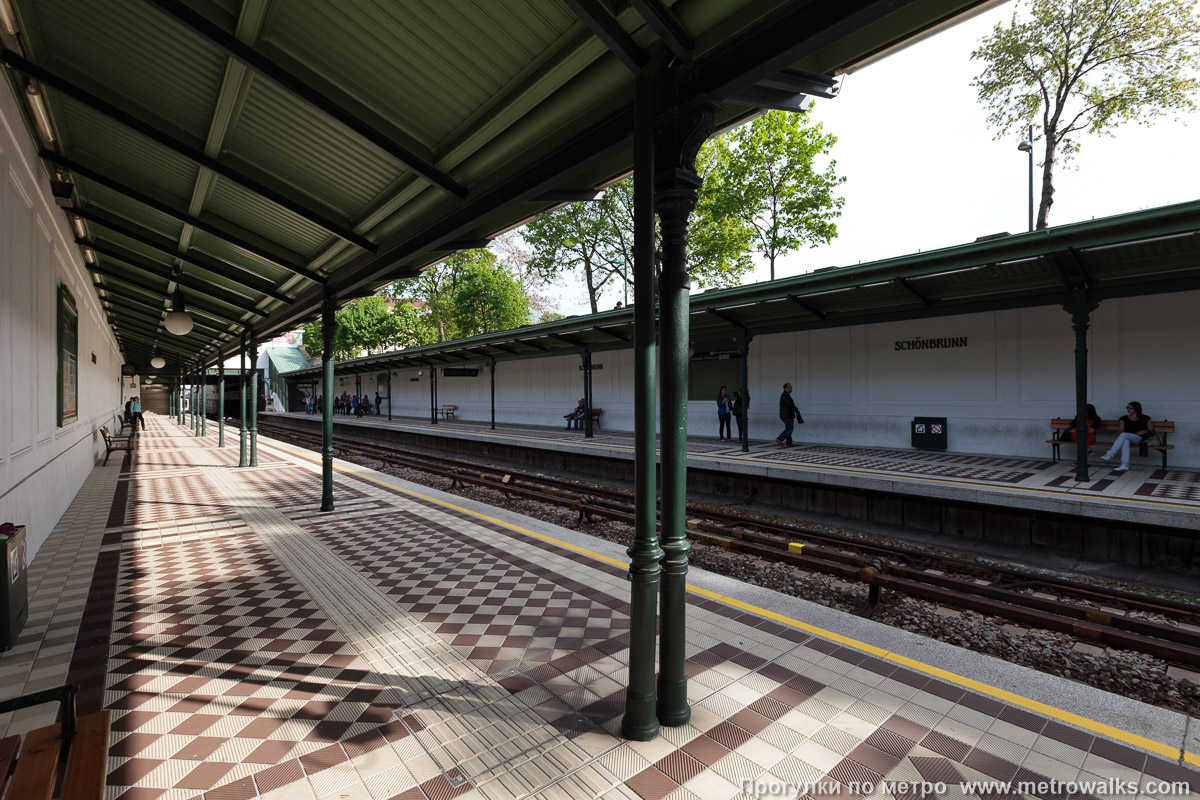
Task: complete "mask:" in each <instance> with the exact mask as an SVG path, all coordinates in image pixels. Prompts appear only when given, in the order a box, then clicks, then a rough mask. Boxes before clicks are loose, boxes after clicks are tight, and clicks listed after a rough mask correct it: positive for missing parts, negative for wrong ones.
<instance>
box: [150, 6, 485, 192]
mask: <svg viewBox="0 0 1200 800" xmlns="http://www.w3.org/2000/svg"><path fill="white" fill-rule="evenodd" d="M149 2H150V4H151V5H153V6H155V7H157V8H158V9H159V10H160V11H162V12H163V13H164V14H166V15H168V16H170V17H172V18H174V19H175V20H176V21H177V22H179V23H180V24H182V25H184V26H185V27H187V28H189V29H190V30H191V31H192V32H193V33H195V34H196V35H198V36H200V37H201V38H202V39H204V40H206V41H207V42H208V43H209V44H211V45H213V46H214V47H217V48H218V49H220V50H221V51H223V52H224V53H225V54H226V55H227V56H229V57H230V58H232V59H234V60H235V61H237V62H239V63H241V64H244V65H245V66H246V67H248V68H249V69H251V70H253V71H254V72H255V73H256V74H258V75H261V76H262V77H264V78H266V79H267V80H269V81H270V82H271V83H273V84H275V85H276V86H278V87H279V88H281V89H283V90H284V91H285V92H287V93H289V94H291V95H292V96H293V97H295V98H296V99H297V100H299V101H300V102H302V103H304V104H306V105H308V106H311V107H313V108H316V109H318V110H319V111H321V112H322V113H323V114H325V115H326V116H328V117H329V118H330V119H332V120H333V121H334V122H336V123H338V125H340V126H341V127H342V128H344V129H345V130H347V131H349V132H350V133H352V134H354V135H355V136H357V137H358V138H360V139H362V140H363V141H364V142H367V143H368V144H370V145H372V146H374V147H376V148H378V149H379V150H381V151H382V152H384V153H387V154H388V155H389V156H391V157H392V158H394V159H396V161H398V162H399V163H401V164H403V165H404V166H405V167H406V168H407V169H408V170H409V171H411V172H412V173H414V174H416V175H419V176H421V177H422V178H423V179H425V180H426V181H428V182H429V183H431V184H433V185H434V186H436V187H438V188H439V189H441V190H442V191H444V192H446V193H448V194H451V195H453V196H454V197H457V198H458V199H460V200H461V199H463V198H465V197H466V196H467V190H466V188H465V187H463V186H462V185H460V184H459V183H458V182H457V181H455V180H454V179H453V178H451V177H450V176H449V175H447V174H445V173H444V172H441V171H440V170H438V169H436V168H435V167H434V166H433V164H432V163H430V160H429V157H428V156H427V155H426V154H423V153H418V152H417V149H418V147H419V145H417V144H416V142H410V143H408V144H407V145H403V144H400V143H399V142H397V141H395V139H394V138H393V137H391V136H388V135H386V134H384V133H383V132H382V131H380V130H378V129H377V128H375V127H373V126H372V125H370V124H368V123H367V122H366V121H364V120H362V119H360V118H359V117H358V116H356V115H355V114H352V113H351V112H350V111H349V110H347V109H346V108H343V107H342V106H340V105H338V103H336V102H335V101H334V100H333V98H332V97H331V96H330V95H328V94H325V93H323V92H320V91H317V90H316V89H314V88H313V87H311V86H308V85H307V84H305V83H304V82H303V81H301V80H299V79H298V78H296V76H294V75H292V74H291V73H289V72H288V71H287V70H285V69H283V68H282V67H280V66H279V65H278V64H276V63H275V62H273V61H271V60H270V59H268V58H266V57H265V56H263V55H261V54H260V53H259V52H258V51H256V50H255V49H254V48H253V47H250V46H249V45H246V44H244V43H242V42H241V41H239V40H238V38H237V37H236V36H231V35H229V34H228V33H226V32H225V31H224V30H222V29H221V27H220V26H218V25H216V24H214V23H213V22H211V21H210V20H208V19H207V18H206V17H204V16H203V15H202V14H199V13H197V12H196V11H193V10H192V9H191V8H189V7H188V6H187V5H185V4H184V3H182V2H179V0H149ZM422 149H424V148H422Z"/></svg>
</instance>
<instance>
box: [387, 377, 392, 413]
mask: <svg viewBox="0 0 1200 800" xmlns="http://www.w3.org/2000/svg"><path fill="white" fill-rule="evenodd" d="M387 401H388V422H391V421H392V369H391V367H388V396H387Z"/></svg>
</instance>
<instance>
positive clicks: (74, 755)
mask: <svg viewBox="0 0 1200 800" xmlns="http://www.w3.org/2000/svg"><path fill="white" fill-rule="evenodd" d="M76 724H77V725H78V731H77V732H76V734H75V736H74V738H72V739H71V752H70V753H69V754H68V756H67V773H66V775H65V776H64V777H63V790H62V797H61V800H100V798H102V797H103V796H104V779H105V776H106V775H107V774H108V729H109V724H110V713H109V712H108V711H97V712H95V713H94V714H85V715H84V716H82V717H79V719H78V720H76Z"/></svg>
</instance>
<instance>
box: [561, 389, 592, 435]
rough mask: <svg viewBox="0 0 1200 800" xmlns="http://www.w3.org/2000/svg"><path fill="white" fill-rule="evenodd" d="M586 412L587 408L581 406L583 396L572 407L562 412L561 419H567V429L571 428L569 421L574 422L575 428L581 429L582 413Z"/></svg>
mask: <svg viewBox="0 0 1200 800" xmlns="http://www.w3.org/2000/svg"><path fill="white" fill-rule="evenodd" d="M586 413H587V409H586V408H584V406H583V398H582V397H581V398H579V404H578V405H577V406H575V407H574V408H573V409H571V410H570V411H568V412H567V413H566V414H563V419H565V420H566V421H567V430H571V427H572V425H571V423H572V422H573V423H575V425H574V428H575V429H576V430H580V431H581V430H583V415H584V414H586Z"/></svg>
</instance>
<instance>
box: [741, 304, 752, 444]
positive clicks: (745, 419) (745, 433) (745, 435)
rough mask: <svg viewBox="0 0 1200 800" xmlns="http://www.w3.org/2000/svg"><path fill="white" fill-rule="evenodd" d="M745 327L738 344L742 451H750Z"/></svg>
mask: <svg viewBox="0 0 1200 800" xmlns="http://www.w3.org/2000/svg"><path fill="white" fill-rule="evenodd" d="M751 338H753V337H751V336H750V335H749V334H748V333H746V329H745V328H742V338H741V341H740V342H739V344H740V345H741V347H740V348H739V349H740V350H741V357H742V434H741V440H742V452H743V453H749V452H750V389H749V387H748V384H749V383H750V367H749V365H748V364H747V363H746V362H747V361H748V360H749V357H750V339H751Z"/></svg>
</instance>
